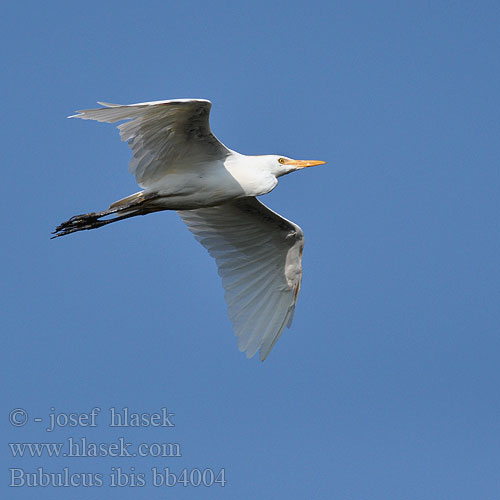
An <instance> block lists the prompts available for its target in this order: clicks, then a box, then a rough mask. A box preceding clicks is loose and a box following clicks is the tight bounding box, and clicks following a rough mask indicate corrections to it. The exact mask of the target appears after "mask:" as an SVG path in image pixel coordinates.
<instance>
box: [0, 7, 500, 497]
mask: <svg viewBox="0 0 500 500" xmlns="http://www.w3.org/2000/svg"><path fill="white" fill-rule="evenodd" d="M499 15H500V9H499V7H498V3H497V2H492V1H491V2H490V1H483V2H476V3H471V2H461V1H438V2H396V1H393V2H391V1H382V2H377V3H374V2H362V1H354V2H326V1H325V2H322V1H310V2H293V1H292V2H260V1H255V2H223V1H214V2H194V1H193V2H191V1H186V2H179V1H176V2H171V1H163V2H160V1H158V2H144V3H143V4H141V3H139V2H129V1H126V0H125V1H122V2H113V1H110V2H94V1H87V2H80V3H74V2H45V3H40V2H25V3H10V4H9V5H7V6H5V7H4V10H3V16H2V20H1V21H0V22H1V25H2V26H1V30H0V33H1V34H0V37H1V38H2V45H3V47H4V55H3V66H4V78H3V79H2V81H1V82H0V86H1V88H2V95H3V96H4V99H3V102H2V108H3V109H2V111H3V120H2V125H1V127H2V139H3V162H2V163H3V165H4V172H5V173H6V175H5V176H4V180H6V185H5V187H4V189H3V194H2V197H1V202H2V205H3V214H4V216H3V227H4V229H3V234H4V237H3V244H2V245H1V248H0V251H1V253H2V262H3V275H4V286H3V293H2V295H3V297H2V309H3V314H2V331H3V333H4V334H3V336H2V343H3V349H2V352H3V361H2V373H3V379H4V381H6V382H4V397H3V398H2V399H3V404H2V414H3V416H2V422H3V425H2V437H3V441H4V443H9V442H10V443H12V442H46V443H47V442H65V440H66V439H67V438H68V437H70V436H72V437H73V438H75V439H79V438H80V437H82V436H85V437H86V438H87V439H88V440H89V441H93V442H99V443H101V442H102V443H112V442H116V441H117V439H118V438H119V437H124V438H125V439H126V440H128V441H130V442H132V443H135V444H137V443H141V442H145V443H154V442H158V443H162V442H170V443H173V442H175V443H179V444H180V446H181V450H182V457H167V458H155V457H136V458H127V457H114V458H111V457H102V458H97V459H96V458H75V457H71V458H70V457H60V458H47V457H44V458H28V457H24V458H20V457H12V455H11V453H10V451H9V449H8V447H7V445H6V444H4V445H3V450H4V453H3V454H2V477H3V480H2V485H3V486H2V488H3V489H4V493H3V497H5V498H9V500H10V499H12V500H16V499H23V500H24V499H34V498H40V495H47V498H48V497H50V498H51V499H52V500H58V499H66V498H71V499H73V500H80V499H90V498H106V499H108V500H113V499H120V500H124V499H128V498H134V499H135V498H148V499H163V498H176V499H183V498H186V499H191V498H231V499H235V498H238V499H239V498H245V499H246V498H259V499H275V498H288V499H295V498H297V499H303V498H321V499H323V498H324V499H331V498H335V499H342V500H344V499H345V500H351V499H352V500H371V499H373V500H375V499H377V500H378V499H384V500H392V499H394V500H404V499H408V500H410V499H411V500H430V499H436V500H437V499H439V500H442V499H444V498H453V499H454V500H457V499H471V498H481V499H483V500H489V499H497V498H498V495H499V493H500V484H499V479H498V478H499V476H498V470H499V466H500V457H499V445H500V443H499V441H500V432H499V431H500V429H499V427H500V425H499V421H500V420H499V413H500V402H499V397H498V387H499V375H498V357H499V348H500V340H499V328H498V324H499V319H500V318H499V308H498V304H499V298H500V297H499V295H500V294H499V282H500V280H499V278H500V276H499V269H500V266H499V262H498V261H499V259H498V247H499V243H500V238H499V235H498V208H499V207H498V193H499V180H500V174H499V160H500V146H499V141H498V138H499V125H498V109H499V105H500V99H499V92H498V89H499V88H500V68H499V59H498V47H499V43H500V34H499V31H498V19H499ZM181 97H200V98H207V99H210V100H212V101H213V108H212V118H211V123H212V129H213V131H214V132H215V134H216V135H217V136H218V137H219V138H220V139H221V140H222V141H223V142H224V143H225V144H227V145H228V146H229V147H231V148H233V149H235V150H237V151H240V152H242V153H246V154H264V153H273V154H283V155H286V156H290V157H295V158H303V159H309V158H310V159H322V160H326V161H328V165H325V166H324V167H317V168H314V169H308V170H306V171H302V172H298V173H295V174H293V175H289V176H287V177H285V178H282V179H281V181H280V185H279V186H278V188H277V189H276V190H275V191H274V192H272V193H271V194H269V195H266V196H265V197H263V198H262V200H263V201H264V202H265V203H266V204H268V205H270V206H271V207H272V208H273V209H274V210H276V211H278V212H279V213H281V214H283V215H284V216H285V217H287V218H289V219H291V220H293V221H295V222H297V223H298V224H300V225H301V227H302V228H303V230H304V232H305V236H306V248H305V253H304V280H303V287H302V292H301V296H300V300H299V304H298V307H297V311H296V315H295V321H294V324H293V327H292V329H291V330H287V331H286V332H285V333H284V334H283V336H282V338H281V339H280V341H279V342H278V344H277V345H276V346H275V348H274V350H273V352H272V353H271V355H270V356H269V358H268V359H267V360H266V362H265V363H261V362H260V361H258V359H252V360H247V359H246V358H245V356H244V355H243V354H241V353H240V352H239V351H238V349H237V342H236V338H235V337H234V336H233V333H232V331H231V326H230V323H229V320H228V319H227V317H226V311H225V304H224V299H223V290H222V287H221V284H220V282H219V278H218V276H217V272H216V268H215V263H214V262H213V261H212V259H211V258H210V257H209V256H208V254H207V253H206V251H205V250H204V249H203V248H202V247H201V246H200V245H199V244H198V243H196V241H195V240H194V239H193V237H192V235H191V234H190V233H189V231H188V230H187V229H186V228H185V227H184V226H183V224H182V222H181V221H180V219H179V218H178V217H177V215H176V214H175V213H159V214H153V215H149V216H147V217H143V218H137V219H134V220H128V221H125V222H122V223H119V224H116V225H112V226H108V227H106V228H103V229H100V230H97V231H89V232H84V233H79V234H75V235H71V236H69V237H65V238H61V239H58V240H53V241H52V240H49V233H50V232H51V231H52V230H53V228H54V227H55V226H56V225H57V224H58V223H59V222H61V221H62V220H65V219H67V218H68V217H70V216H71V215H74V214H77V213H82V212H88V211H94V210H100V209H103V208H106V207H107V206H108V205H109V203H110V202H112V201H115V200H116V199H119V198H121V197H123V196H126V195H128V194H130V193H132V192H135V191H136V190H137V187H136V185H135V181H134V178H133V177H132V176H130V175H129V174H128V172H127V163H128V160H129V150H128V148H127V146H126V145H125V144H123V143H120V140H119V137H118V134H117V131H116V130H115V129H114V127H113V126H110V125H104V124H98V123H92V122H84V121H77V120H73V121H69V120H66V116H68V115H70V114H72V113H73V111H74V110H76V109H82V108H89V107H93V106H94V104H95V102H96V101H97V100H103V101H109V102H118V103H125V104H126V103H133V102H140V101H146V100H157V99H168V98H181ZM94 407H100V408H101V409H102V412H101V418H100V420H99V421H98V425H97V427H95V428H89V427H81V426H80V427H77V428H59V429H55V430H54V431H53V432H47V431H45V430H44V429H45V425H46V424H47V423H48V422H49V420H48V419H49V413H50V412H51V408H54V412H55V413H79V414H86V413H88V412H90V410H91V409H92V408H94ZM111 407H115V408H118V409H121V408H123V407H128V408H130V411H131V412H146V413H155V412H158V411H160V409H161V408H163V407H166V408H168V411H169V412H172V413H175V417H174V419H173V421H174V422H175V427H173V428H165V427H145V428H126V429H116V428H111V427H109V425H107V424H108V419H107V415H108V412H109V408H111ZM14 408H22V409H24V410H26V411H27V413H28V415H29V419H30V420H29V421H28V423H27V424H26V425H25V426H20V427H14V426H12V425H9V423H8V418H7V417H8V414H9V412H10V411H11V410H12V409H14ZM35 417H39V418H43V423H36V422H34V421H33V418H35ZM38 467H42V468H43V470H44V471H46V472H60V471H61V470H63V469H64V467H68V468H69V470H70V472H72V473H84V472H87V473H102V474H103V476H104V483H105V484H104V485H103V486H102V487H100V488H98V487H96V488H93V489H92V488H83V487H74V488H52V489H47V488H46V489H41V488H28V487H19V488H12V487H11V488H9V487H7V486H6V485H7V484H8V483H9V481H10V473H9V471H8V469H9V468H17V469H23V470H24V471H25V472H33V471H36V469H37V468H38ZM112 467H115V468H116V467H120V468H121V469H122V470H123V471H124V472H128V473H130V472H132V467H133V468H135V472H137V473H145V474H146V480H147V484H146V485H145V486H143V487H115V488H111V487H110V486H109V481H108V475H109V473H110V470H111V468H112ZM153 467H157V468H158V469H163V468H165V467H169V468H170V470H171V471H174V472H176V473H179V472H180V471H182V469H183V468H187V469H188V470H193V469H196V468H197V469H200V470H204V469H212V470H214V471H216V472H217V471H219V470H220V469H221V468H224V469H225V472H226V480H227V484H226V485H225V487H224V488H221V487H220V486H218V485H213V486H211V487H201V486H200V487H198V488H195V487H191V486H188V487H183V486H176V487H174V488H166V487H163V488H161V487H156V488H155V487H154V486H152V485H151V481H150V479H151V469H152V468H153Z"/></svg>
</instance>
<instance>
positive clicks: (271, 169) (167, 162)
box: [53, 99, 325, 361]
mask: <svg viewBox="0 0 500 500" xmlns="http://www.w3.org/2000/svg"><path fill="white" fill-rule="evenodd" d="M98 104H100V105H101V106H104V107H102V108H98V109H86V110H82V111H79V112H78V114H76V115H74V116H71V117H70V118H81V119H83V120H97V121H99V122H107V123H115V122H120V121H123V120H126V121H125V122H124V123H123V124H121V125H119V126H118V129H119V131H120V136H121V139H122V141H127V142H128V144H129V145H130V148H131V149H132V152H133V157H132V159H131V161H130V164H129V170H130V172H131V173H132V174H133V175H135V177H136V180H137V183H138V184H139V186H140V187H141V188H143V190H142V191H139V192H138V193H135V194H132V195H130V196H127V197H126V198H123V199H122V200H119V201H116V202H115V203H113V204H112V205H111V206H110V208H109V209H108V210H104V211H102V212H92V213H88V214H83V215H76V216H74V217H71V219H69V220H68V221H66V222H63V223H62V224H61V225H60V226H58V227H57V228H56V230H55V232H54V233H53V234H54V235H55V236H53V237H54V238H56V237H58V236H64V235H66V234H70V233H73V232H75V231H82V230H84V229H94V228H97V227H101V226H104V225H106V224H110V223H112V222H116V221H119V220H123V219H127V218H129V217H134V216H136V215H146V214H149V213H152V212H158V211H161V210H176V211H177V213H178V214H179V215H180V217H181V219H182V220H183V221H184V222H185V224H186V225H187V227H188V228H189V230H190V231H191V232H192V233H193V234H194V236H195V238H196V239H197V240H198V241H199V242H200V243H201V244H202V245H203V246H204V247H205V248H206V249H207V250H208V252H209V253H210V255H211V256H212V257H214V258H215V260H216V262H217V267H218V271H219V275H220V276H221V278H222V285H223V286H224V289H225V298H226V302H227V305H228V315H229V318H230V320H231V322H232V324H233V328H234V332H235V334H236V335H237V336H238V338H239V340H238V346H239V349H240V351H244V352H246V355H247V357H249V358H250V357H252V356H253V355H254V354H255V353H256V352H257V351H258V350H259V349H260V359H261V360H262V361H264V360H265V359H266V357H267V356H268V354H269V352H270V351H271V349H272V348H273V346H274V344H275V343H276V341H277V340H278V339H279V337H280V335H281V333H282V331H283V329H284V328H285V326H288V327H290V325H291V323H292V319H293V313H294V310H295V304H296V302H297V297H298V294H299V289H300V283H301V280H302V249H303V247H304V235H303V232H302V230H301V229H300V227H299V226H297V225H296V224H294V223H293V222H291V221H289V220H287V219H285V218H284V217H281V216H280V215H278V214H277V213H275V212H273V211H272V210H270V209H269V208H267V207H266V206H265V205H264V204H263V203H261V202H260V201H258V200H257V198H256V196H260V195H263V194H266V193H269V192H270V191H272V190H273V189H274V188H275V187H276V185H277V184H278V177H281V176H282V175H286V174H289V173H290V172H294V171H296V170H300V169H303V168H305V167H312V166H314V165H322V164H324V163H325V162H324V161H304V160H293V159H291V158H288V157H286V156H278V155H262V156H246V155H242V154H240V153H237V152H236V151H232V150H230V149H228V148H227V147H226V146H224V145H223V144H222V143H221V142H219V140H218V139H217V138H216V137H215V136H214V135H213V133H212V132H211V130H210V125H209V113H210V108H211V106H212V104H211V102H210V101H207V100H204V99H176V100H168V101H156V102H144V103H139V104H130V105H124V106H122V105H118V104H108V103H104V102H99V103H98Z"/></svg>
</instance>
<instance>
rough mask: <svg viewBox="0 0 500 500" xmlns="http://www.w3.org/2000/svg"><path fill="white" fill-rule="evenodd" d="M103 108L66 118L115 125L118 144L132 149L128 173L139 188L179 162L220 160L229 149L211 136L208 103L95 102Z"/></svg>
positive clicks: (156, 178) (194, 101) (185, 101)
mask: <svg viewBox="0 0 500 500" xmlns="http://www.w3.org/2000/svg"><path fill="white" fill-rule="evenodd" d="M99 104H101V105H103V106H105V107H104V108H98V109H83V110H81V111H79V112H78V114H76V115H73V116H70V118H81V119H82V120H96V121H98V122H107V123H116V122H119V121H123V120H128V121H127V122H125V123H122V124H121V125H119V126H118V130H119V131H120V137H121V139H122V141H127V142H128V144H129V146H130V148H131V149H132V152H133V156H132V159H131V160H130V164H129V170H130V172H131V173H132V174H134V175H135V177H136V179H137V182H138V183H139V184H140V185H141V186H142V187H147V186H150V185H152V184H154V183H155V182H156V181H158V180H159V179H161V178H162V177H163V176H165V175H166V174H167V173H168V172H169V171H170V169H172V168H174V167H175V165H176V164H178V163H179V161H180V160H181V159H182V162H186V163H189V162H190V160H195V159H196V158H199V157H200V156H201V157H203V158H204V159H205V161H207V160H210V159H213V160H216V159H222V158H225V157H226V156H227V155H228V154H229V150H228V149H227V148H226V147H225V146H224V145H223V144H222V143H221V142H219V141H218V140H217V138H216V137H215V136H214V135H213V134H212V132H211V130H210V124H209V114H210V108H211V106H212V104H211V103H210V101H206V100H204V99H177V100H170V101H156V102H144V103H138V104H130V105H120V104H109V103H103V102H101V103H99Z"/></svg>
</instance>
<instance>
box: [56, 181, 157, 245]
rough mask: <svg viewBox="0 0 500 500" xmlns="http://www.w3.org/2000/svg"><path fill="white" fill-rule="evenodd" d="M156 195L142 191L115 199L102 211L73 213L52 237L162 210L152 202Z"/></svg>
mask: <svg viewBox="0 0 500 500" xmlns="http://www.w3.org/2000/svg"><path fill="white" fill-rule="evenodd" d="M158 198H159V197H158V196H157V195H151V194H150V195H145V194H144V191H140V192H139V193H135V194H132V195H130V196H127V197H126V198H123V199H122V200H118V201H115V202H114V203H113V204H112V205H111V206H110V207H109V208H108V210H104V211H102V212H90V213H88V214H81V215H74V216H73V217H71V219H68V220H67V221H65V222H63V223H61V224H60V225H59V226H57V227H56V230H55V231H54V232H53V233H52V234H53V235H54V236H52V237H51V239H53V238H58V237H59V236H66V235H67V234H71V233H75V232H77V231H83V230H85V229H96V228H98V227H101V226H105V225H107V224H111V223H112V222H117V221H119V220H123V219H128V218H130V217H135V216H136V215H146V214H150V213H152V212H158V211H160V210H164V209H163V208H161V207H159V206H158V205H156V206H155V205H154V203H152V202H153V201H154V200H156V199H158Z"/></svg>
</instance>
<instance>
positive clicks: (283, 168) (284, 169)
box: [267, 155, 326, 177]
mask: <svg viewBox="0 0 500 500" xmlns="http://www.w3.org/2000/svg"><path fill="white" fill-rule="evenodd" d="M267 158H268V165H269V167H270V168H271V172H272V173H273V174H274V175H275V176H276V177H281V176H282V175H286V174H289V173H290V172H295V171H296V170H301V169H303V168H306V167H314V166H316V165H324V164H325V163H326V161H319V160H294V159H293V158H288V157H287V156H278V155H269V156H268V157H267Z"/></svg>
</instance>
